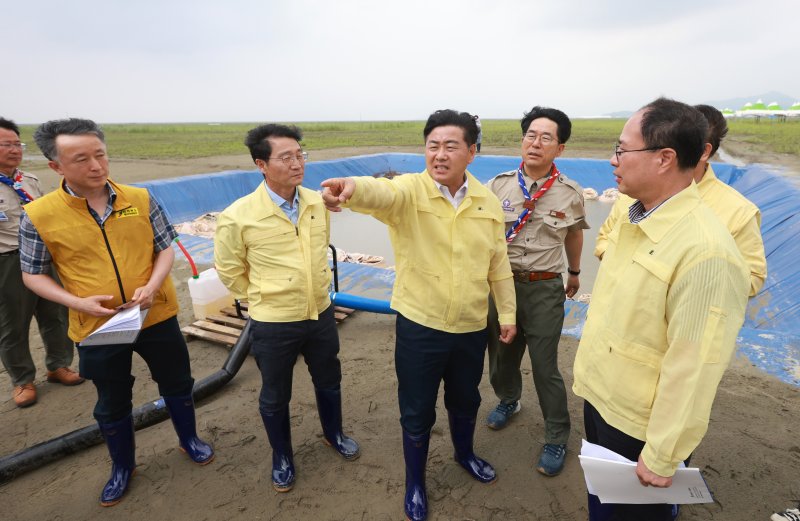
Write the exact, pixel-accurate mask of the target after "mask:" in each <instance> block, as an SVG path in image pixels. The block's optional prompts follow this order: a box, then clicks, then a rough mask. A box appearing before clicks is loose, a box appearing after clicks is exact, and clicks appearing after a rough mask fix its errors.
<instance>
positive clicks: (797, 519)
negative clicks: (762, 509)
mask: <svg viewBox="0 0 800 521" xmlns="http://www.w3.org/2000/svg"><path fill="white" fill-rule="evenodd" d="M770 520H771V521H800V509H798V508H787V509H786V510H784V511H783V512H778V513H777V514H772V516H771V517H770Z"/></svg>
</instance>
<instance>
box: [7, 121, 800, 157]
mask: <svg viewBox="0 0 800 521" xmlns="http://www.w3.org/2000/svg"><path fill="white" fill-rule="evenodd" d="M624 123H625V120H622V119H576V120H574V121H573V128H572V137H571V139H570V141H569V147H570V149H571V150H583V151H593V152H601V153H605V152H609V154H610V150H611V147H612V146H613V144H614V142H615V141H616V139H617V137H618V136H619V133H620V130H622V126H623V125H624ZM482 124H483V144H484V146H495V147H516V146H518V144H519V140H520V134H521V130H520V128H519V122H518V121H516V120H483V121H482ZM729 124H730V133H729V136H730V137H731V138H734V139H735V140H736V141H744V142H747V143H751V144H754V145H759V146H764V147H766V148H767V149H768V150H770V151H772V152H777V153H785V154H792V155H796V156H800V121H796V120H794V121H788V122H769V121H762V122H760V123H756V122H755V121H753V120H738V121H731V122H730V123H729ZM255 125H256V124H255V123H221V124H205V123H185V124H182V123H175V124H108V125H103V130H104V131H105V133H106V141H107V142H108V146H109V149H110V150H112V151H113V155H114V157H115V158H131V159H167V158H169V159H181V158H197V157H210V156H223V155H229V154H243V153H246V149H245V147H244V145H243V143H242V141H243V139H244V136H245V134H246V133H247V131H248V130H250V129H251V128H253V127H254V126H255ZM299 126H300V127H301V128H302V130H303V134H304V139H303V145H304V148H306V150H310V151H313V150H322V149H327V148H338V147H363V146H420V145H421V144H422V128H423V126H424V122H423V121H385V122H368V121H365V122H319V123H301V124H299ZM21 130H22V139H23V141H25V142H27V143H28V144H29V146H30V148H29V153H33V154H36V153H38V150H37V148H36V145H35V144H34V143H33V139H32V137H31V136H32V134H33V131H34V130H35V127H34V126H25V127H23V128H22V129H21Z"/></svg>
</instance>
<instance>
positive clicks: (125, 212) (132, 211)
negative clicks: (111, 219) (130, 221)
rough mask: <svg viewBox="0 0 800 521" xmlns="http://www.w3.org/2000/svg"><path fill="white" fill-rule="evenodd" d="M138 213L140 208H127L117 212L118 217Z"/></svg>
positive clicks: (132, 215) (131, 215)
mask: <svg viewBox="0 0 800 521" xmlns="http://www.w3.org/2000/svg"><path fill="white" fill-rule="evenodd" d="M137 215H139V209H138V208H126V209H124V210H119V211H118V212H117V217H118V218H119V217H135V216H137Z"/></svg>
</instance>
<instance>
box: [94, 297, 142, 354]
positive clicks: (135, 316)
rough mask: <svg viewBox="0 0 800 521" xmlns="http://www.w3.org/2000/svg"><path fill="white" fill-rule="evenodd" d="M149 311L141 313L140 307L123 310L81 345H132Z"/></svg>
mask: <svg viewBox="0 0 800 521" xmlns="http://www.w3.org/2000/svg"><path fill="white" fill-rule="evenodd" d="M148 311H149V310H147V309H146V310H144V311H141V310H140V309H139V306H134V307H132V308H128V309H123V310H122V311H120V312H119V313H117V314H116V315H114V316H112V317H111V318H110V319H109V320H108V321H107V322H106V323H105V324H103V325H102V326H100V327H98V328H97V329H96V330H94V331H93V332H92V333H91V334H90V335H89V336H88V337H86V338H85V339H83V341H82V342H81V343H80V345H81V346H94V345H105V344H132V343H133V342H135V341H136V337H138V336H139V331H141V329H142V323H143V322H144V318H145V316H147V312H148Z"/></svg>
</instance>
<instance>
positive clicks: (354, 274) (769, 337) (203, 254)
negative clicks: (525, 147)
mask: <svg viewBox="0 0 800 521" xmlns="http://www.w3.org/2000/svg"><path fill="white" fill-rule="evenodd" d="M609 155H610V154H609ZM519 161H520V160H519V157H510V156H478V157H476V158H475V161H474V162H473V163H472V164H471V165H470V168H469V170H470V172H472V174H474V175H475V176H476V177H477V178H478V179H480V180H481V181H482V182H486V181H488V180H489V179H491V178H492V177H493V176H495V175H496V174H498V173H499V172H503V171H506V170H512V169H515V168H517V166H518V165H519ZM556 163H557V164H558V167H559V169H561V170H563V171H564V172H566V173H567V174H568V175H569V176H570V178H572V179H574V180H576V181H577V182H578V183H580V185H581V186H583V187H591V188H594V189H595V190H597V191H598V192H601V191H603V190H605V189H606V188H611V187H616V183H615V182H614V177H613V175H612V174H611V172H612V170H613V168H612V167H611V165H610V164H609V163H608V161H601V160H594V159H558V160H557V161H556ZM424 168H425V158H424V156H423V155H421V154H375V155H368V156H357V157H351V158H345V159H336V160H331V161H317V162H312V163H308V164H307V165H306V174H305V179H304V181H303V185H304V186H306V187H308V188H313V189H319V186H320V183H321V182H322V181H323V180H324V179H328V178H331V177H343V176H360V175H374V174H381V173H386V172H421V171H422V170H423V169H424ZM714 172H715V173H716V174H717V177H719V179H720V180H722V181H724V182H725V183H728V184H729V185H731V186H732V187H734V188H736V189H737V190H738V191H739V192H741V193H742V194H743V195H744V196H745V197H747V198H748V199H750V200H751V201H752V202H753V203H755V204H756V205H757V206H758V207H759V208H760V209H761V216H762V220H761V231H762V235H763V238H764V247H765V249H766V253H767V265H768V276H767V280H766V282H765V284H764V288H763V289H762V290H761V292H760V293H759V294H758V295H756V296H755V297H754V298H753V299H751V300H750V304H749V306H748V313H747V318H746V320H745V325H744V328H743V330H742V334H741V335H740V337H739V349H740V352H742V353H744V354H745V355H747V356H748V358H749V359H750V360H751V361H752V362H753V363H754V364H756V365H757V366H758V367H760V368H761V369H763V370H765V371H767V372H769V373H770V374H773V375H775V376H778V377H779V378H781V379H782V380H784V381H786V382H789V383H792V384H794V385H798V386H800V273H799V272H800V262H796V260H797V259H800V240H799V239H800V187H798V185H797V184H796V183H793V182H792V180H790V179H788V178H786V177H784V176H782V175H781V174H780V172H776V171H774V170H772V169H770V167H768V166H765V165H749V166H747V167H737V166H734V165H729V164H715V165H714ZM262 179H263V178H262V176H261V174H260V173H259V172H258V171H256V170H252V171H242V170H235V171H228V172H219V173H214V174H202V175H195V176H187V177H181V178H174V179H165V180H160V181H149V182H146V183H138V186H143V187H145V188H147V189H148V190H150V193H152V194H153V196H154V197H155V198H156V199H157V200H158V201H159V202H160V203H161V205H162V206H163V207H164V209H165V211H166V213H167V215H168V217H169V218H170V220H171V221H172V222H173V223H179V222H184V221H190V220H192V219H195V218H196V217H198V216H200V215H202V214H203V213H206V212H214V211H221V210H223V209H224V208H225V207H227V206H228V205H229V204H230V203H232V202H233V201H235V200H236V199H238V198H239V197H242V196H244V195H246V194H248V193H250V192H252V191H253V190H254V189H255V187H256V186H257V185H258V183H259V182H261V180H262ZM181 242H183V244H184V246H186V247H187V249H188V250H189V251H190V252H191V254H192V256H193V257H194V258H195V261H197V262H199V263H202V264H211V263H212V262H213V243H212V241H211V240H209V239H202V238H198V237H192V236H188V235H182V236H181ZM592 246H593V241H587V242H586V245H585V247H592ZM339 267H340V291H342V292H347V293H353V294H365V296H369V297H372V298H385V299H388V298H389V297H390V295H391V286H392V283H393V282H394V272H393V271H389V270H383V269H378V268H373V267H369V266H362V265H355V264H348V263H339ZM567 306H568V309H567V320H566V322H565V328H564V332H565V333H566V334H571V335H574V336H580V332H581V329H582V326H583V321H584V320H585V315H586V305H584V304H581V303H577V302H571V301H568V303H567Z"/></svg>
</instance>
